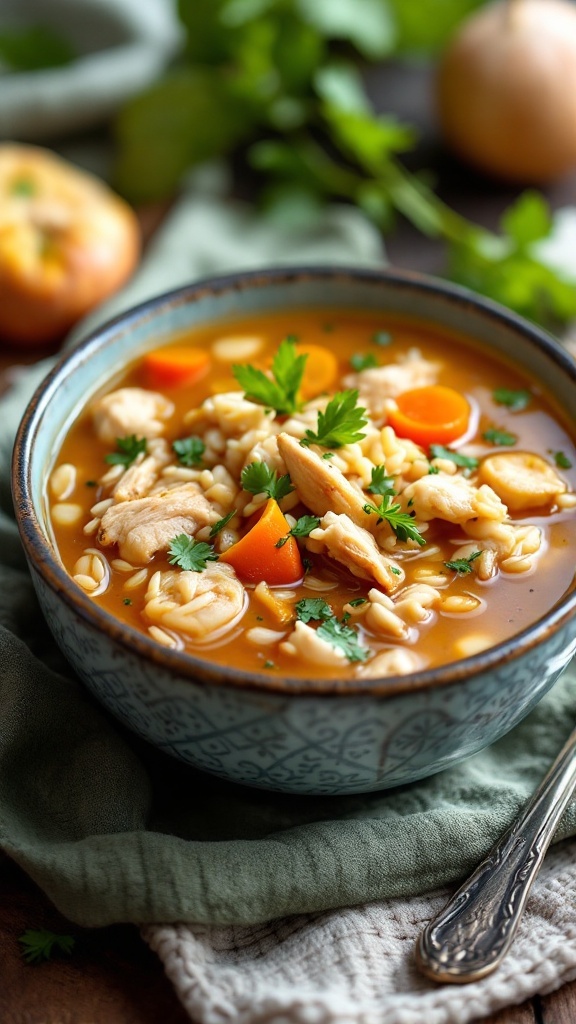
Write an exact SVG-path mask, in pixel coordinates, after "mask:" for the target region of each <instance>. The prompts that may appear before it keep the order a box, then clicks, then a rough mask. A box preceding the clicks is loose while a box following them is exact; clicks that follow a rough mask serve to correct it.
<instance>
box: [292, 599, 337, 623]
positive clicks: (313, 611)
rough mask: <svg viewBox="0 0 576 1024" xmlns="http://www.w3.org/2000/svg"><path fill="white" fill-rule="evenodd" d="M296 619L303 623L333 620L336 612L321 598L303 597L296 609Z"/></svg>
mask: <svg viewBox="0 0 576 1024" xmlns="http://www.w3.org/2000/svg"><path fill="white" fill-rule="evenodd" d="M295 611H296V618H297V619H300V621H301V622H311V621H314V620H318V619H319V620H326V619H330V618H333V616H334V612H333V611H332V609H331V607H330V605H329V604H327V603H326V601H324V600H322V598H321V597H303V598H302V600H301V601H298V604H297V605H296V607H295Z"/></svg>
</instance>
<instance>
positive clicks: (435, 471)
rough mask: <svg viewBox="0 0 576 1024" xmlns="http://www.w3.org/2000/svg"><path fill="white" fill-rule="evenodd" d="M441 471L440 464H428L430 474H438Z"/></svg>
mask: <svg viewBox="0 0 576 1024" xmlns="http://www.w3.org/2000/svg"><path fill="white" fill-rule="evenodd" d="M439 472H440V470H439V469H438V466H428V476H436V475H437V474H438V473H439Z"/></svg>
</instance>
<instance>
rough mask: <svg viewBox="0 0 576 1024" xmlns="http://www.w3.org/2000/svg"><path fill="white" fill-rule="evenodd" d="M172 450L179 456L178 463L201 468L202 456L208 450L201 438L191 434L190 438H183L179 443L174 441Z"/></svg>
mask: <svg viewBox="0 0 576 1024" xmlns="http://www.w3.org/2000/svg"><path fill="white" fill-rule="evenodd" d="M172 448H173V449H174V451H175V452H176V455H177V456H178V462H179V463H180V464H181V465H182V466H199V465H201V463H202V456H203V455H204V452H205V450H206V445H205V444H204V441H203V440H202V438H201V437H196V436H195V435H194V434H191V436H190V437H183V438H181V439H180V440H179V441H173V442H172Z"/></svg>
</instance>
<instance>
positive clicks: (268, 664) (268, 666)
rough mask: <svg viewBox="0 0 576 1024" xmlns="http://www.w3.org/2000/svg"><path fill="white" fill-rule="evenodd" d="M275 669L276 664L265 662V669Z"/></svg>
mask: <svg viewBox="0 0 576 1024" xmlns="http://www.w3.org/2000/svg"><path fill="white" fill-rule="evenodd" d="M274 667H275V666H274V662H273V661H265V662H264V668H274Z"/></svg>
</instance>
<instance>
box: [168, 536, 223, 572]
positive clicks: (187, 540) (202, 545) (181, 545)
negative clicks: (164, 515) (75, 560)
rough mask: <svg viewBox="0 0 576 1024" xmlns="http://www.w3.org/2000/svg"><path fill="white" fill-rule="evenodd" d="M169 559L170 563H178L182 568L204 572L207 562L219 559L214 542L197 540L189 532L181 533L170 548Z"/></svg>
mask: <svg viewBox="0 0 576 1024" xmlns="http://www.w3.org/2000/svg"><path fill="white" fill-rule="evenodd" d="M168 561H169V562H170V565H177V566H178V567H179V568H180V569H186V570H191V571H193V572H202V571H203V570H204V569H205V568H206V564H207V562H216V561H218V555H217V554H216V552H215V551H214V547H213V546H212V544H206V542H205V541H202V540H195V539H194V537H189V536H188V534H187V533H179V534H178V536H177V537H174V539H173V541H172V543H171V544H170V547H169V548H168Z"/></svg>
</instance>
